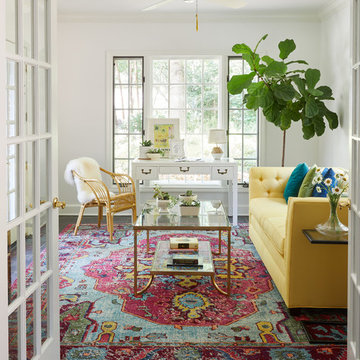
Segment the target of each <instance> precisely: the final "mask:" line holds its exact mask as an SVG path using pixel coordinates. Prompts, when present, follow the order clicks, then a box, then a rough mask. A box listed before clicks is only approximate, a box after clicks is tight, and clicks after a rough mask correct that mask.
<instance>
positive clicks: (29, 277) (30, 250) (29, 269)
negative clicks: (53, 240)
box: [25, 218, 35, 287]
mask: <svg viewBox="0 0 360 360" xmlns="http://www.w3.org/2000/svg"><path fill="white" fill-rule="evenodd" d="M34 251H35V218H31V219H30V220H27V221H26V223H25V259H26V264H25V266H26V287H29V286H30V285H31V284H32V283H33V282H34V279H35V278H34V276H35V274H34Z"/></svg>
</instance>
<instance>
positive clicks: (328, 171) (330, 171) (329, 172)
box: [312, 168, 336, 197]
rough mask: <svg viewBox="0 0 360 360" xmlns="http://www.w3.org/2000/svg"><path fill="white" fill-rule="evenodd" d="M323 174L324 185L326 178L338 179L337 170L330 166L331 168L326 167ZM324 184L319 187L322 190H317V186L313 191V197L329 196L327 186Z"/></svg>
mask: <svg viewBox="0 0 360 360" xmlns="http://www.w3.org/2000/svg"><path fill="white" fill-rule="evenodd" d="M321 175H322V177H323V181H322V182H321V183H322V184H323V186H325V185H324V181H325V179H331V180H332V181H333V182H334V181H336V179H335V171H334V170H333V169H332V168H330V169H328V168H325V169H324V170H323V172H322V174H321ZM323 186H319V188H320V189H321V191H320V192H318V191H317V190H316V186H315V187H314V190H313V192H312V196H313V197H326V196H327V191H326V190H325V188H324V187H323Z"/></svg>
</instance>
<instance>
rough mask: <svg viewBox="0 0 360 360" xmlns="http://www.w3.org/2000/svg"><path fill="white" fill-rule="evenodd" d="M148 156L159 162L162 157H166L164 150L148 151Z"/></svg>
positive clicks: (154, 149)
mask: <svg viewBox="0 0 360 360" xmlns="http://www.w3.org/2000/svg"><path fill="white" fill-rule="evenodd" d="M146 156H147V157H149V158H150V159H151V160H159V159H160V158H161V157H163V156H164V150H162V149H157V148H151V149H149V150H148V151H147V153H146Z"/></svg>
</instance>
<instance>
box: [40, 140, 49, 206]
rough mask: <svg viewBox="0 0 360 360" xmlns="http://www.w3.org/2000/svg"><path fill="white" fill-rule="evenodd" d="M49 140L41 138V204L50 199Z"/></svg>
mask: <svg viewBox="0 0 360 360" xmlns="http://www.w3.org/2000/svg"><path fill="white" fill-rule="evenodd" d="M48 151H49V143H48V140H40V204H43V203H44V202H46V201H48V200H49V188H48V174H49V170H48V161H49V160H48Z"/></svg>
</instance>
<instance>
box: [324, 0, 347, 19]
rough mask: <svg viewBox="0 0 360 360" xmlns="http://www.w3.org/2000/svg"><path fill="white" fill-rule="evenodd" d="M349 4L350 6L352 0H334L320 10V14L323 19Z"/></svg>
mask: <svg viewBox="0 0 360 360" xmlns="http://www.w3.org/2000/svg"><path fill="white" fill-rule="evenodd" d="M347 6H349V7H350V0H332V1H331V2H330V3H329V5H328V6H327V7H326V8H325V9H324V10H322V11H321V12H320V14H319V16H320V19H321V21H323V20H325V19H327V18H329V17H330V16H332V15H333V14H335V13H337V12H339V11H340V10H342V9H344V8H346V7H347Z"/></svg>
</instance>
